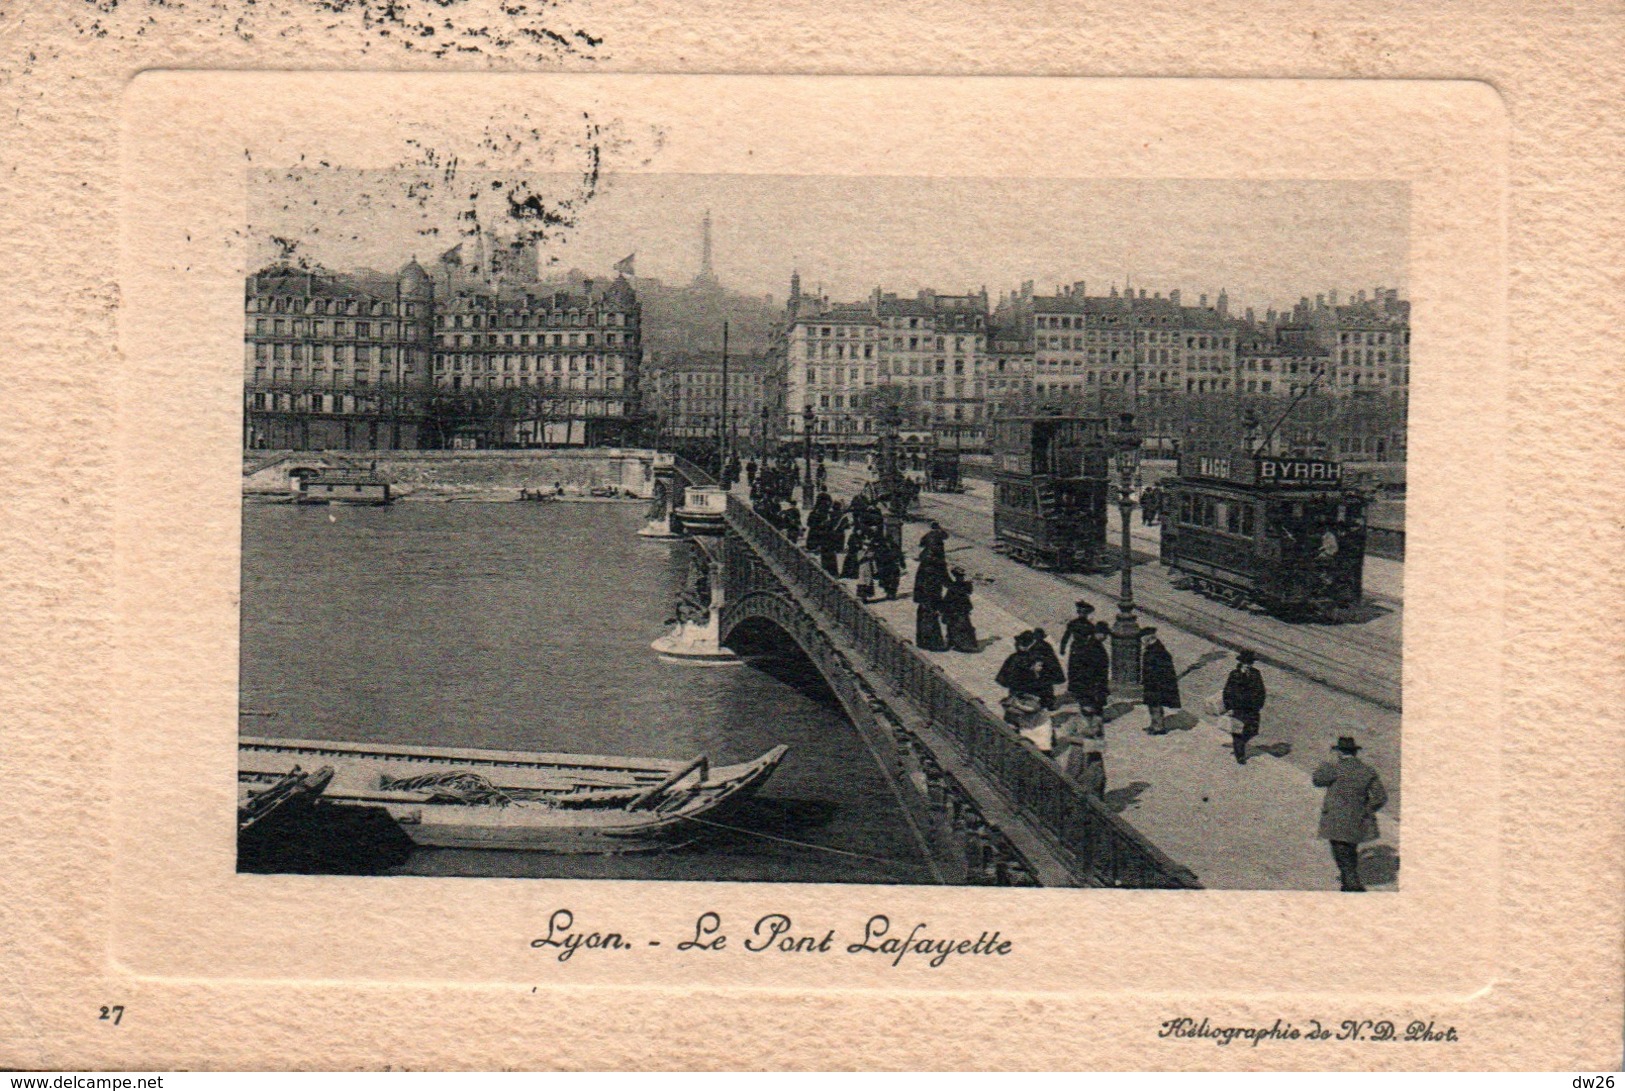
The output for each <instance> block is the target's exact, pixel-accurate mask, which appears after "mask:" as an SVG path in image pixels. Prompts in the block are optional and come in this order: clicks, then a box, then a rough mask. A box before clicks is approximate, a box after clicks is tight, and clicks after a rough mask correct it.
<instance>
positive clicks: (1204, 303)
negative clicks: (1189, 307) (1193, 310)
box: [1197, 292, 1207, 311]
mask: <svg viewBox="0 0 1625 1091" xmlns="http://www.w3.org/2000/svg"><path fill="white" fill-rule="evenodd" d="M1197 300H1198V304H1197V305H1198V306H1200V307H1201V308H1202V309H1203V310H1204V311H1205V310H1207V293H1206V292H1203V293H1202V294H1201V295H1200V296H1198V297H1197Z"/></svg>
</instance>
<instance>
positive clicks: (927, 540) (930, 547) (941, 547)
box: [920, 523, 948, 565]
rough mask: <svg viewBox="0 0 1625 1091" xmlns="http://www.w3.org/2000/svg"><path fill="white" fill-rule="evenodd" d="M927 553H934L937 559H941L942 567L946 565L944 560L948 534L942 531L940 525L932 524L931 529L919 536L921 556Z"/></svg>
mask: <svg viewBox="0 0 1625 1091" xmlns="http://www.w3.org/2000/svg"><path fill="white" fill-rule="evenodd" d="M927 551H929V552H932V553H935V554H937V556H939V557H943V558H944V560H943V564H944V565H946V564H947V563H948V562H947V560H946V557H947V553H948V532H947V531H946V530H943V529H942V524H940V523H932V524H931V529H930V530H928V531H926V532H925V533H924V534H923V535H921V536H920V552H921V554H922V555H923V554H924V553H926V552H927Z"/></svg>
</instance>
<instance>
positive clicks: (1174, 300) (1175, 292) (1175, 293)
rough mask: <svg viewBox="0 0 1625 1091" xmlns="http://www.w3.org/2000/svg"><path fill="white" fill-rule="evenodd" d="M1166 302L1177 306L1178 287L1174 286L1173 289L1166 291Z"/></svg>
mask: <svg viewBox="0 0 1625 1091" xmlns="http://www.w3.org/2000/svg"><path fill="white" fill-rule="evenodd" d="M1168 302H1170V303H1172V304H1173V305H1174V306H1176V307H1177V306H1179V289H1178V288H1175V289H1174V290H1173V291H1171V292H1169V293H1168Z"/></svg>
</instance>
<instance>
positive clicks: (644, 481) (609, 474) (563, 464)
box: [243, 447, 654, 498]
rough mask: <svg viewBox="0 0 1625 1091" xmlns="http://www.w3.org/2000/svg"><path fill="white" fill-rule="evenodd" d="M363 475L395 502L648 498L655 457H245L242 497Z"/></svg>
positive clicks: (618, 451) (625, 452)
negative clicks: (315, 476) (389, 490)
mask: <svg viewBox="0 0 1625 1091" xmlns="http://www.w3.org/2000/svg"><path fill="white" fill-rule="evenodd" d="M328 468H332V469H350V470H369V471H372V472H375V473H377V474H378V475H379V476H381V477H383V478H385V479H386V480H388V481H389V482H390V483H391V484H392V485H393V486H394V490H395V492H396V493H397V494H399V495H400V496H402V497H403V498H405V497H410V496H413V495H425V496H426V495H435V494H444V493H457V494H468V493H489V494H491V495H492V496H493V498H496V497H498V496H504V497H506V496H508V495H509V494H516V493H517V492H518V490H520V489H539V488H552V487H553V486H554V485H555V484H557V485H563V486H564V487H565V488H566V489H567V490H570V491H572V492H573V491H582V492H585V491H587V490H590V489H592V488H595V487H598V486H603V485H614V486H617V487H619V488H620V489H621V490H622V492H623V493H625V494H627V495H630V496H636V497H644V498H647V497H649V496H651V495H653V491H654V452H653V451H647V450H637V449H632V448H619V447H615V448H583V449H568V450H534V451H528V450H526V451H287V452H277V451H245V452H244V453H243V491H244V492H247V493H259V494H274V493H284V492H289V491H291V490H292V488H293V482H292V480H291V478H292V476H293V475H294V473H295V472H296V471H298V470H300V469H307V470H323V469H328Z"/></svg>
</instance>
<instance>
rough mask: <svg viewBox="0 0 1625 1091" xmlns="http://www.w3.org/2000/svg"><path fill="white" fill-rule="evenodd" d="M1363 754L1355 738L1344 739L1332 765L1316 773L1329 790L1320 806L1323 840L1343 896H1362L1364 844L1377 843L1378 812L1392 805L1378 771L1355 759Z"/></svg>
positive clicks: (1318, 782) (1334, 749) (1323, 765)
mask: <svg viewBox="0 0 1625 1091" xmlns="http://www.w3.org/2000/svg"><path fill="white" fill-rule="evenodd" d="M1359 752H1360V747H1359V744H1357V743H1356V742H1355V741H1354V736H1353V735H1341V736H1339V737H1338V739H1337V742H1336V744H1335V745H1333V746H1332V753H1333V754H1335V755H1336V757H1335V759H1334V760H1332V761H1327V762H1322V763H1321V765H1320V767H1319V768H1318V769H1316V770H1315V774H1314V784H1315V787H1317V788H1324V789H1326V799H1325V802H1323V803H1322V804H1321V806H1320V836H1321V837H1322V838H1324V839H1325V840H1327V841H1330V842H1331V845H1332V859H1333V860H1335V861H1336V862H1337V874H1338V878H1339V879H1340V880H1341V882H1342V886H1343V892H1344V893H1346V894H1349V893H1360V892H1363V891H1364V890H1365V887H1364V886H1362V885H1361V883H1360V844H1361V843H1362V842H1365V841H1375V840H1376V839H1377V812H1378V811H1380V810H1382V808H1383V806H1384V805H1385V804H1387V802H1388V791H1387V789H1385V788H1384V787H1383V786H1382V778H1381V777H1379V776H1378V775H1377V771H1376V770H1375V769H1373V768H1371V766H1369V765H1367V764H1366V763H1365V762H1363V761H1361V760H1360V759H1359V758H1357V757H1356V756H1355V755H1356V754H1358V753H1359Z"/></svg>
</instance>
